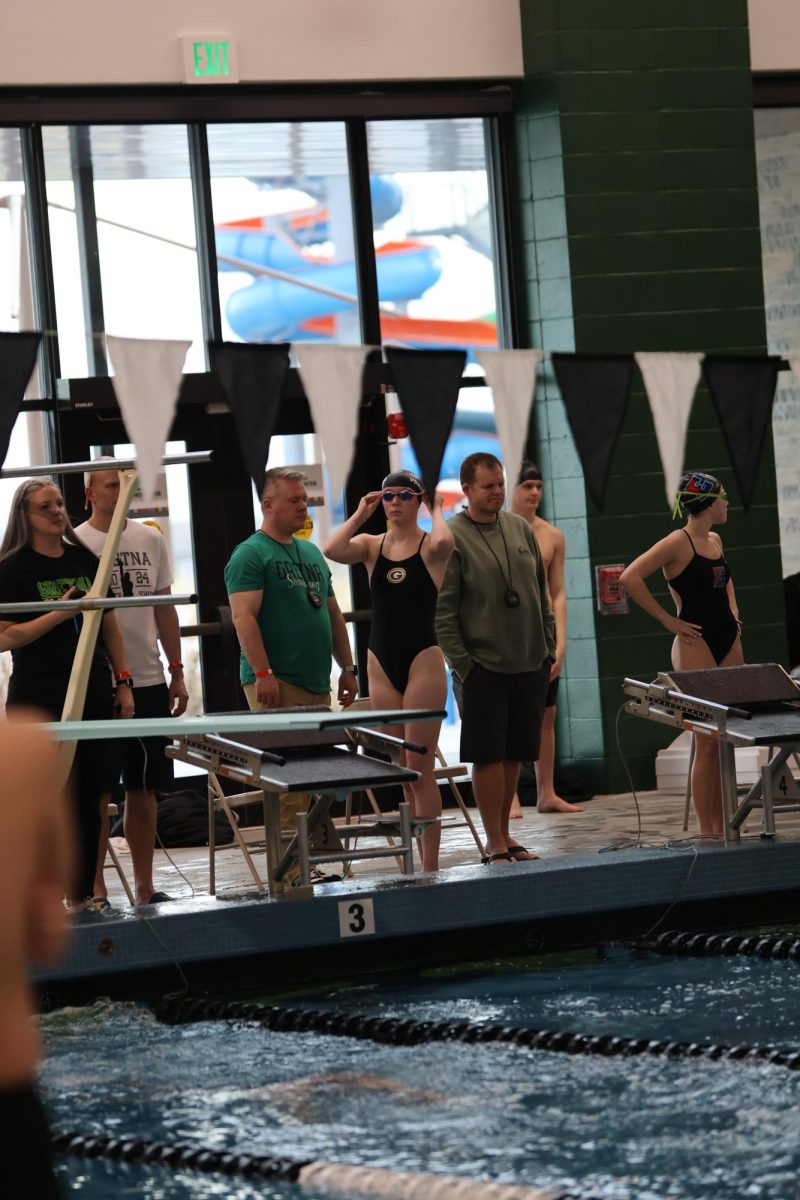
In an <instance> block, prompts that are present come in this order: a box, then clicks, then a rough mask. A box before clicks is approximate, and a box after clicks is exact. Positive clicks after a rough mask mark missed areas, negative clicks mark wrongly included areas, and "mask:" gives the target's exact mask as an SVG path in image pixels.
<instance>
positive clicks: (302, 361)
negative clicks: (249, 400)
mask: <svg viewBox="0 0 800 1200" xmlns="http://www.w3.org/2000/svg"><path fill="white" fill-rule="evenodd" d="M369 349H370V347H369V346H328V345H319V344H318V343H316V342H312V343H309V342H295V343H293V345H292V352H293V354H294V356H295V358H296V359H297V367H298V370H299V371H300V378H301V380H302V382H303V390H304V391H305V394H306V396H307V397H308V404H309V407H310V409H311V417H312V419H313V421H314V429H315V430H316V431H317V434H318V436H319V439H320V441H321V442H322V449H323V451H324V454H325V461H326V463H327V466H328V479H329V481H330V489H331V500H332V501H336V500H337V499H338V497H339V495H340V494H341V492H342V489H343V488H344V485H345V484H346V483H347V476H348V475H349V474H350V464H351V463H352V461H353V450H354V448H355V439H356V434H357V433H358V409H359V406H360V404H361V397H362V386H361V377H362V375H363V372H364V359H365V358H366V356H367V354H368V353H369Z"/></svg>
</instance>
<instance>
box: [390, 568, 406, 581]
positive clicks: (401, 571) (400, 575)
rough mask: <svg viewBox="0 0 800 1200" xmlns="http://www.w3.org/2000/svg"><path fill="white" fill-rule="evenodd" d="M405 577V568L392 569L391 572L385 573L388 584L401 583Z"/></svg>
mask: <svg viewBox="0 0 800 1200" xmlns="http://www.w3.org/2000/svg"><path fill="white" fill-rule="evenodd" d="M405 577H406V569H405V567H392V569H391V571H387V572H386V578H387V579H388V581H389V583H402V582H403V580H404V579H405Z"/></svg>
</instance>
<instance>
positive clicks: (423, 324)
mask: <svg viewBox="0 0 800 1200" xmlns="http://www.w3.org/2000/svg"><path fill="white" fill-rule="evenodd" d="M367 138H368V146H369V163H370V177H371V181H372V183H371V190H372V212H373V225H374V237H375V253H376V268H377V273H378V293H379V297H380V304H381V328H382V331H383V340H384V342H389V343H391V344H393V345H403V346H410V347H414V348H424V347H430V348H439V349H441V348H446V347H451V346H457V347H463V348H464V349H466V350H468V351H469V352H470V354H471V353H472V352H473V351H474V350H476V349H493V348H495V347H496V346H497V319H496V309H497V305H496V297H495V257H496V256H495V247H494V244H493V237H492V226H491V221H490V216H489V176H488V171H487V162H486V148H485V127H484V121H483V119H482V118H463V119H448V120H417V121H372V122H370V123H369V124H368V126H367Z"/></svg>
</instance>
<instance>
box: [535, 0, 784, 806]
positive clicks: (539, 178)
mask: <svg viewBox="0 0 800 1200" xmlns="http://www.w3.org/2000/svg"><path fill="white" fill-rule="evenodd" d="M521 13H522V30H523V45H524V52H525V81H524V84H523V85H522V88H521V92H520V96H519V102H518V107H517V115H516V123H517V137H516V147H517V180H518V182H517V187H518V198H519V219H520V220H519V236H520V238H521V245H522V255H523V260H524V264H525V275H526V297H525V299H526V302H527V311H528V334H529V339H530V344H531V345H535V346H542V347H543V348H544V349H546V350H571V349H575V350H578V351H583V352H592V351H597V352H626V351H635V350H705V351H712V352H725V351H730V352H737V353H763V352H764V351H765V346H766V334H765V323H764V297H763V285H762V275H761V248H760V237H759V226H758V194H757V184H756V167H755V151H754V135H753V114H752V102H751V74H750V65H749V59H748V30H747V8H746V0H602V2H596V0H544V2H542V0H521ZM634 379H635V386H634V390H633V393H632V395H631V401H630V405H629V410H628V416H627V419H626V422H625V425H624V427H623V433H622V437H621V439H620V442H619V445H618V447H617V450H616V453H615V456H614V459H613V462H612V476H611V478H610V481H609V486H608V489H607V497H606V504H605V507H604V510H603V511H602V512H600V511H598V510H597V509H596V508H595V506H594V505H593V504H592V502H591V500H589V499H588V498H587V497H586V496H585V492H584V488H583V482H582V476H581V475H580V468H579V467H578V468H577V470H576V459H575V453H574V448H573V447H572V442H571V438H570V437H569V435H568V432H567V430H566V427H565V423H564V416H563V406H562V405H561V401H560V399H559V397H558V392H557V389H556V388H555V386H554V385H553V383H552V381H551V380H550V379H548V380H546V382H545V385H544V388H543V392H542V399H543V402H539V400H538V399H537V410H536V417H537V421H536V428H537V438H538V441H539V443H540V450H539V452H540V454H541V456H542V458H543V459H544V461H545V462H546V463H547V465H548V467H549V469H550V471H551V479H552V490H551V494H550V495H549V496H548V501H549V508H548V512H547V514H546V515H548V516H549V517H550V518H551V519H552V520H554V521H555V522H556V523H557V524H559V525H565V522H566V527H567V530H568V535H570V534H571V536H570V539H569V540H570V542H571V543H572V544H571V545H570V547H569V549H570V551H571V552H572V551H573V547H574V553H575V559H576V560H575V562H574V564H573V565H572V566H571V567H570V576H569V583H570V592H569V595H570V627H571V634H570V641H571V643H572V637H573V633H574V634H575V635H576V638H575V642H574V649H573V644H571V645H570V651H569V656H568V660H567V661H568V679H569V682H568V685H567V701H568V703H567V707H566V710H565V712H564V713H563V714H562V716H563V721H562V727H563V728H562V730H560V733H561V734H562V740H560V743H559V752H560V753H562V752H564V751H565V752H566V756H567V757H572V758H574V759H576V760H577V761H578V762H579V763H580V764H581V765H582V768H583V769H585V770H586V772H587V773H588V774H589V775H590V776H591V777H592V778H596V777H597V772H598V767H599V766H600V765H601V764H604V765H603V766H602V770H601V775H602V778H603V781H604V785H605V786H606V787H608V788H622V787H624V786H627V785H626V783H625V776H624V774H623V771H622V767H621V764H620V762H619V761H618V756H617V752H616V746H615V734H614V719H615V716H616V712H617V709H618V707H619V704H620V702H621V699H622V694H621V690H620V680H621V678H622V676H623V675H625V674H628V675H636V676H638V677H640V678H651V677H652V676H653V675H654V674H655V672H656V671H657V670H659V669H664V668H665V667H666V666H668V665H669V646H670V643H669V638H668V636H667V635H666V634H664V632H663V631H662V630H661V628H660V627H659V626H658V625H657V624H656V623H655V622H654V621H653V620H652V619H651V618H649V617H647V616H646V614H644V613H643V612H641V611H636V612H632V613H631V614H630V615H629V616H627V617H602V616H598V615H596V614H595V613H594V608H593V601H592V598H591V584H592V579H593V571H594V566H595V565H596V564H598V563H603V562H606V563H607V562H627V561H630V559H631V558H633V557H635V556H636V554H638V553H640V552H641V551H642V550H644V549H645V548H646V547H647V546H649V545H651V544H652V543H653V542H654V541H656V540H657V539H658V538H659V537H662V536H664V535H665V534H666V533H667V532H668V531H669V529H670V528H671V525H670V519H669V511H668V507H667V502H666V498H665V494H664V482H663V475H662V473H661V465H660V461H659V457H658V451H657V447H656V443H655V437H654V433H653V426H652V419H651V417H650V412H649V408H648V405H647V400H646V397H645V395H644V391H643V388H642V385H641V381H640V379H639V377H638V375H635V376H634ZM686 463H687V465H695V466H698V467H702V468H704V469H707V470H711V471H713V472H714V473H715V474H719V475H721V476H722V477H723V479H724V481H725V483H726V486H727V487H728V490H729V493H730V494H731V498H732V501H733V505H734V507H733V508H732V511H731V518H730V523H729V525H728V528H727V531H726V532H725V534H724V540H725V545H726V553H727V555H728V557H729V561H730V562H731V566H732V571H733V575H734V579H735V583H736V588H737V593H738V595H739V599H740V605H741V610H742V615H743V617H744V620H745V626H746V637H745V654H746V656H747V658H748V659H749V660H750V661H754V662H757V661H764V660H766V659H777V660H778V661H782V660H783V658H784V656H785V634H784V628H783V605H782V591H781V566H780V549H779V543H778V523H777V510H776V495H775V475H774V465H773V459H772V446H771V443H770V445H769V447H768V450H767V454H766V455H765V459H764V461H763V463H762V465H761V470H760V474H759V480H758V487H757V492H756V497H755V502H754V505H753V507H752V509H751V510H750V512H749V513H744V512H743V510H742V509H741V508H739V507H737V502H738V497H737V494H736V488H735V483H734V480H733V476H732V472H731V469H730V463H729V460H728V455H727V451H726V450H725V447H724V444H723V441H722V436H721V433H720V431H719V428H718V426H717V422H716V416H715V413H714V410H713V406H712V405H711V402H710V399H709V398H708V396H707V395H706V394H705V392H704V391H703V390H702V389H701V391H700V392H699V393H698V397H697V400H696V402H695V408H694V411H693V415H692V420H691V423H690V430H689V440H688V446H687V452H686ZM581 533H583V534H585V536H583V537H582V536H581ZM652 583H653V589H654V591H656V592H657V594H659V598H660V599H662V601H664V602H665V603H666V602H667V596H666V590H665V587H664V585H663V582H662V583H659V581H658V580H656V579H654V580H653V581H652ZM573 614H574V615H575V625H574V627H573V621H572V618H573ZM573 701H574V703H573ZM593 706H594V707H593ZM623 735H624V739H625V746H626V753H627V754H628V755H629V758H630V762H631V765H632V767H633V772H634V778H635V780H636V781H637V783H638V784H643V785H648V784H649V785H652V782H653V778H654V775H653V758H654V754H655V751H656V750H657V748H658V747H659V746H661V745H664V744H665V743H666V742H667V741H669V740H670V734H669V733H668V732H665V731H664V730H662V729H660V728H659V727H658V726H656V725H653V724H650V723H647V722H643V721H632V720H629V719H626V721H625V723H624V724H623ZM562 743H563V744H562Z"/></svg>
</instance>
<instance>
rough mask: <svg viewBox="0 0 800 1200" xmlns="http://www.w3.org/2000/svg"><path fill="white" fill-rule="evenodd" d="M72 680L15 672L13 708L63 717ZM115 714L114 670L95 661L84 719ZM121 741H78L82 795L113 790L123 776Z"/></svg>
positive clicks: (11, 696)
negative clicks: (119, 759)
mask: <svg viewBox="0 0 800 1200" xmlns="http://www.w3.org/2000/svg"><path fill="white" fill-rule="evenodd" d="M68 682H69V681H68V680H67V679H63V678H60V677H59V676H39V675H19V674H17V672H16V671H15V672H12V675H11V679H10V680H9V684H8V699H7V701H6V703H7V706H8V707H9V708H14V707H16V706H24V707H25V708H38V709H41V710H43V711H44V712H45V713H46V714H47V715H48V717H50V719H51V720H53V721H60V720H61V712H62V710H63V708H64V701H65V699H66V695H67V685H68ZM113 716H114V692H113V689H112V686H111V670H110V668H109V667H107V666H106V665H105V664H103V663H99V664H98V663H94V664H92V667H91V669H90V671H89V679H88V682H87V684H86V700H85V701H84V705H83V712H82V713H81V720H83V721H109V720H111V718H112V717H113ZM118 744H119V743H117V742H114V741H111V740H110V739H108V740H106V739H103V740H100V739H98V740H94V739H93V740H92V741H85V742H81V741H79V742H78V745H77V749H76V751H75V766H76V773H77V779H78V788H79V791H80V793H81V794H82V795H84V796H90V795H94V796H96V797H98V799H99V797H100V796H102V795H104V794H105V793H106V792H110V791H112V789H113V788H114V787H115V786H116V781H117V780H118V779H119V771H118V769H117V768H116V759H117V754H118V751H117V750H116V749H115V747H116V746H117V745H118Z"/></svg>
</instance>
